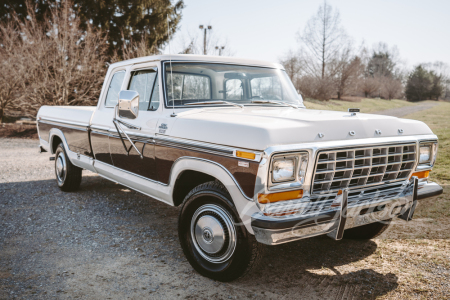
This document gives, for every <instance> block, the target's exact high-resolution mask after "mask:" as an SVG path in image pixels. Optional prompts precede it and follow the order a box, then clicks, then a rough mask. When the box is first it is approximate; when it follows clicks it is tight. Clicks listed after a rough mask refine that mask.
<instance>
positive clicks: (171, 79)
mask: <svg viewBox="0 0 450 300" xmlns="http://www.w3.org/2000/svg"><path fill="white" fill-rule="evenodd" d="M169 29H170V27H169V14H167V35H168V36H169V63H170V83H171V84H170V85H171V86H172V114H171V115H170V116H171V117H176V116H177V115H176V114H175V94H174V93H173V75H172V54H171V53H172V51H171V49H170V30H169Z"/></svg>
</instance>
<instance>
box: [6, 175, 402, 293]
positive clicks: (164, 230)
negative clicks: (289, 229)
mask: <svg viewBox="0 0 450 300" xmlns="http://www.w3.org/2000/svg"><path fill="white" fill-rule="evenodd" d="M24 191H29V192H28V193H24ZM16 199H20V201H17V200H16ZM16 201H17V202H16ZM0 204H1V205H2V207H4V209H3V211H4V216H5V223H6V222H7V223H8V224H15V225H14V226H15V227H14V228H15V229H14V232H15V233H16V236H15V237H14V240H15V241H16V242H15V244H14V245H15V246H14V249H15V250H14V251H12V248H11V247H12V246H11V245H12V243H10V242H7V243H4V244H2V243H3V242H0V248H2V247H4V249H5V252H4V253H5V255H6V256H5V255H4V256H3V259H4V261H7V262H8V264H7V265H6V267H7V269H8V270H13V271H15V272H17V273H20V271H21V270H22V269H23V270H25V269H30V268H31V270H32V269H33V267H34V268H36V269H41V270H42V268H44V269H47V270H49V272H54V273H57V272H58V271H57V267H56V266H57V263H56V261H58V263H61V261H62V259H61V257H64V255H65V254H63V253H64V252H65V251H66V252H67V251H71V252H70V255H73V256H75V258H73V260H74V261H78V260H79V261H78V263H79V262H80V261H81V262H82V263H86V262H84V260H83V259H84V257H89V256H90V255H91V254H90V253H91V250H93V251H94V250H95V252H96V253H98V252H100V253H104V255H106V256H109V257H115V255H118V254H117V253H120V256H121V258H123V257H128V259H130V260H132V261H139V260H140V259H142V260H143V261H148V260H150V259H154V257H155V256H157V257H158V259H159V258H164V264H165V263H166V262H167V263H169V264H170V266H171V268H175V271H174V270H173V269H172V270H169V269H168V270H167V272H169V274H170V272H173V274H172V276H178V277H179V279H178V280H179V281H180V282H188V280H195V281H197V282H199V284H200V285H206V286H209V285H212V286H211V287H212V288H213V287H214V286H216V285H215V283H214V282H212V281H211V280H209V279H207V278H204V277H202V276H201V275H199V274H196V273H195V272H193V271H192V268H191V267H190V265H189V264H188V262H187V261H186V259H184V257H183V253H182V250H181V247H180V246H179V244H178V235H177V219H178V208H175V207H171V206H168V205H167V204H165V203H162V202H159V201H157V200H154V199H151V198H149V197H147V196H145V195H142V194H140V193H137V192H134V191H131V190H129V189H128V188H126V187H124V186H121V185H119V184H115V183H112V182H110V181H107V180H105V179H103V178H101V177H99V176H88V177H84V178H83V182H82V185H81V188H80V190H79V191H77V192H76V193H63V192H61V191H60V190H59V189H58V188H57V186H56V183H55V182H54V180H41V181H28V182H15V183H2V184H0ZM17 207H22V210H17ZM23 207H25V209H23ZM30 212H31V213H30ZM27 219H28V222H31V223H35V224H37V225H38V226H36V227H34V228H32V227H30V226H29V225H24V224H25V223H26V222H27ZM30 220H31V221H30ZM92 220H95V222H93V221H92ZM55 222H57V223H55ZM52 224H58V225H57V226H56V227H52V226H54V225H52ZM29 228H32V229H29ZM27 230H33V235H34V238H33V239H26V238H24V239H21V238H20V236H21V235H22V234H21V232H22V231H23V236H26V232H27ZM68 236H69V239H71V240H72V242H70V241H68ZM75 237H77V238H76V239H75ZM118 237H120V238H118ZM2 238H3V241H11V240H12V239H13V238H12V237H10V236H9V235H8V233H7V231H6V229H0V241H1V240H2ZM49 240H50V241H51V242H46V241H49ZM94 244H95V245H96V246H95V248H93V246H92V245H94ZM36 245H39V247H41V245H42V246H43V248H42V249H41V250H40V251H42V253H43V254H45V255H47V257H48V258H50V257H52V256H53V255H54V256H55V260H53V259H48V260H45V261H41V262H40V260H39V259H37V260H36V261H35V260H34V259H35V258H36V257H40V256H42V255H43V254H37V252H33V251H32V250H31V249H33V248H35V247H36ZM46 245H47V246H46ZM56 245H58V246H56ZM59 245H60V246H59ZM46 247H48V248H47V249H45V248H46ZM55 247H56V248H55ZM55 249H56V250H55ZM75 249H76V250H75ZM137 249H139V250H137ZM6 250H8V251H6ZM10 250H11V251H10ZM136 251H138V252H136ZM28 252H29V253H28ZM376 252H377V244H376V243H375V242H374V241H352V240H342V241H339V242H336V241H333V240H331V239H329V238H327V237H316V238H311V239H306V240H301V241H296V242H291V243H287V244H283V245H278V246H270V247H267V248H266V252H265V254H264V256H263V258H262V263H261V265H260V266H259V267H257V268H256V269H254V270H253V271H252V272H251V273H250V274H248V275H247V276H245V277H243V278H242V279H239V280H236V281H234V282H231V283H226V284H225V286H228V287H229V288H231V289H232V290H235V291H240V292H239V293H243V295H246V296H245V297H250V296H252V297H254V294H255V293H258V296H259V297H269V298H271V297H278V296H280V295H284V296H286V297H287V298H301V297H305V298H311V297H320V298H331V297H332V298H336V297H344V296H346V297H356V298H361V297H363V296H366V297H367V296H368V297H370V298H371V297H377V296H381V295H386V294H387V293H388V292H389V291H391V290H394V289H395V288H396V287H397V286H398V283H397V281H398V278H397V276H396V275H394V274H391V273H389V274H382V273H379V272H377V271H375V270H373V269H371V268H366V267H365V266H364V265H363V264H362V261H364V260H365V259H367V258H369V257H372V256H375V257H376V255H377V254H376ZM6 253H10V254H6ZM136 253H140V254H139V255H136ZM39 255H40V256H39ZM26 256H27V257H30V259H33V263H35V265H33V264H31V265H30V263H29V261H24V260H21V259H20V257H26ZM0 258H1V257H0ZM371 259H372V258H371ZM373 259H375V258H373ZM0 260H2V259H0ZM38 263H40V264H41V265H36V264H38ZM42 264H44V265H42ZM64 264H67V262H64ZM142 266H143V267H144V266H145V265H144V264H142ZM149 266H151V265H149ZM72 267H73V266H71V265H65V266H64V268H65V269H70V268H72ZM23 270H22V271H23ZM180 270H182V271H180ZM0 271H2V270H0ZM183 272H184V273H189V275H186V276H187V277H186V279H183V278H184V277H180V275H177V274H179V273H183ZM31 273H33V271H32V272H31ZM193 275H194V276H193ZM192 277H193V279H192ZM80 278H81V275H80ZM13 279H14V280H17V281H21V279H20V278H13ZM13 279H12V280H13ZM79 280H83V279H79ZM84 280H87V279H84ZM124 280H128V279H124ZM28 284H29V283H28ZM55 284H56V283H55ZM128 284H129V285H130V286H132V285H133V282H128ZM55 289H56V288H55ZM19 294H20V293H19ZM38 294H39V293H38ZM23 295H26V294H23ZM41 295H42V294H41ZM192 296H194V297H195V294H193V295H192Z"/></svg>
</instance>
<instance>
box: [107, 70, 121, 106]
mask: <svg viewBox="0 0 450 300" xmlns="http://www.w3.org/2000/svg"><path fill="white" fill-rule="evenodd" d="M124 77H125V71H118V72H116V73H115V74H114V75H113V77H112V79H111V82H110V83H109V87H108V93H107V94H106V101H105V106H106V107H112V106H115V105H116V104H117V103H118V102H119V92H120V89H121V87H122V82H123V78H124Z"/></svg>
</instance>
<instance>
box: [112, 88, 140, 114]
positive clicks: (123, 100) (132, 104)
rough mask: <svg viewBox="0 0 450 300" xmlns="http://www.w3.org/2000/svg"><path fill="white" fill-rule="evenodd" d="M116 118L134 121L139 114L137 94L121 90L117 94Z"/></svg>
mask: <svg viewBox="0 0 450 300" xmlns="http://www.w3.org/2000/svg"><path fill="white" fill-rule="evenodd" d="M117 110H118V113H117V114H118V116H119V117H120V118H123V119H136V118H137V116H138V114H139V93H138V92H136V91H129V90H123V91H120V92H119V104H117Z"/></svg>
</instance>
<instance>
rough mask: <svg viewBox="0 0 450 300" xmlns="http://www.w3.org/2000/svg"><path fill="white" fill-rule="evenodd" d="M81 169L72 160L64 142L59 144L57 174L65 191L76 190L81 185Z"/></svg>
mask: <svg viewBox="0 0 450 300" xmlns="http://www.w3.org/2000/svg"><path fill="white" fill-rule="evenodd" d="M81 171H82V169H81V168H79V167H77V166H74V165H73V164H72V163H71V162H70V160H69V157H68V156H67V154H66V150H65V149H64V145H63V143H61V144H59V145H58V148H56V152H55V175H56V182H57V183H58V186H59V188H60V189H61V190H62V191H64V192H72V191H76V190H77V189H78V188H79V187H80V183H81Z"/></svg>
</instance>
